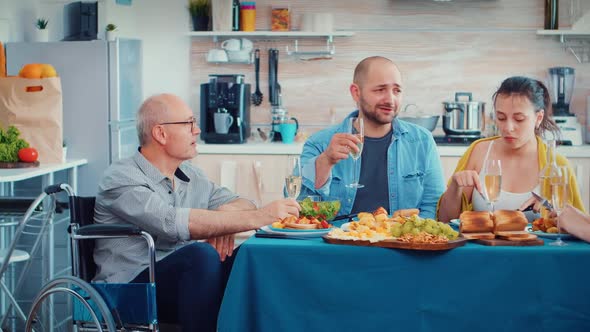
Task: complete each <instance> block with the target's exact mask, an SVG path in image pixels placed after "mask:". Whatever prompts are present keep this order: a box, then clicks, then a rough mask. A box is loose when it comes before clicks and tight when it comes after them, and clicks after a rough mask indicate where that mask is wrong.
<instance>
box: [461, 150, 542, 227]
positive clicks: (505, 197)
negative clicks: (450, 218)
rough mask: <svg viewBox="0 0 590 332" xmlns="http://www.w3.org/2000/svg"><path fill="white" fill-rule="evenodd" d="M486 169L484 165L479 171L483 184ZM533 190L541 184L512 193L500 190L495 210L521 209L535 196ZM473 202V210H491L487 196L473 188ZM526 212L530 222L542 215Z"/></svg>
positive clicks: (484, 162)
mask: <svg viewBox="0 0 590 332" xmlns="http://www.w3.org/2000/svg"><path fill="white" fill-rule="evenodd" d="M492 145H494V141H491V142H490V145H489V146H488V151H487V152H486V156H485V158H484V160H483V163H482V165H485V164H486V161H487V160H488V157H489V155H490V151H491V150H492ZM486 171H487V170H486V169H485V167H483V168H482V169H481V171H480V172H479V181H480V183H482V184H483V183H484V179H485V176H486ZM531 191H534V192H539V185H537V186H536V187H535V188H532V189H531V190H529V191H526V192H524V193H512V192H509V191H505V190H500V195H499V196H498V200H497V201H496V202H495V203H494V210H517V209H519V208H520V206H521V205H522V204H523V203H524V202H526V201H527V200H528V199H529V198H531V197H532V196H533V195H532V194H531ZM471 203H473V210H474V211H489V210H490V207H489V205H488V202H487V201H486V199H485V197H483V195H482V194H480V193H479V191H477V190H473V193H472V194H471ZM524 214H525V215H526V217H527V219H528V220H529V222H532V221H533V220H535V219H537V218H539V217H540V215H539V214H538V213H534V212H533V211H526V212H525V213H524Z"/></svg>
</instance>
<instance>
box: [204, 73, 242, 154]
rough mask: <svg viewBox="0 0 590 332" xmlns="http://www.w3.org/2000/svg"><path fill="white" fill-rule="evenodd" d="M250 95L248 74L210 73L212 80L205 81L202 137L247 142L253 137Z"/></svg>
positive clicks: (210, 140)
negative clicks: (251, 135)
mask: <svg viewBox="0 0 590 332" xmlns="http://www.w3.org/2000/svg"><path fill="white" fill-rule="evenodd" d="M250 95H251V94H250V84H246V83H244V75H241V74H237V75H209V82H208V83H203V84H201V121H200V126H201V139H202V140H203V141H204V142H205V143H218V144H219V143H221V144H236V143H238V144H239V143H245V142H246V139H247V138H248V137H250Z"/></svg>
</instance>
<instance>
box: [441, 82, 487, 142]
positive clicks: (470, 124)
mask: <svg viewBox="0 0 590 332" xmlns="http://www.w3.org/2000/svg"><path fill="white" fill-rule="evenodd" d="M461 97H467V100H461ZM443 107H444V110H443V130H444V132H445V134H447V136H472V137H478V136H481V134H482V132H483V130H484V124H485V120H484V116H485V103H484V102H480V101H473V100H472V95H471V92H457V93H455V100H453V101H445V102H443Z"/></svg>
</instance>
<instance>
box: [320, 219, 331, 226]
mask: <svg viewBox="0 0 590 332" xmlns="http://www.w3.org/2000/svg"><path fill="white" fill-rule="evenodd" d="M321 225H322V228H330V224H328V222H327V221H325V220H322V222H321Z"/></svg>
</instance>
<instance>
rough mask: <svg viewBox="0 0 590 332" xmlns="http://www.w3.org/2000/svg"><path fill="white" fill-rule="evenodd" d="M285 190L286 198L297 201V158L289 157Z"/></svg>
mask: <svg viewBox="0 0 590 332" xmlns="http://www.w3.org/2000/svg"><path fill="white" fill-rule="evenodd" d="M285 188H286V189H287V190H286V193H287V197H288V198H293V199H297V197H299V193H300V192H301V160H300V159H299V156H289V161H288V163H287V175H286V176H285Z"/></svg>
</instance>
